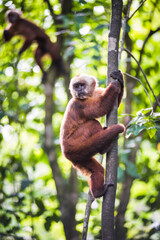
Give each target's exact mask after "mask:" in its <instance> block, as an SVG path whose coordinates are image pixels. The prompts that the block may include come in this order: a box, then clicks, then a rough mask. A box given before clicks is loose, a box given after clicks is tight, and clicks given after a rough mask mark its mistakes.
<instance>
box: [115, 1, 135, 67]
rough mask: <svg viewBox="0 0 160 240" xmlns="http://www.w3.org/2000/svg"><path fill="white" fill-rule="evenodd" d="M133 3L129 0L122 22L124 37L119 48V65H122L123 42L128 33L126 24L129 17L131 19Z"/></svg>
mask: <svg viewBox="0 0 160 240" xmlns="http://www.w3.org/2000/svg"><path fill="white" fill-rule="evenodd" d="M131 3H132V0H128V4H127V13H126V15H125V16H124V18H123V22H122V37H121V41H120V43H121V45H120V50H119V55H118V63H119V65H120V60H121V54H122V49H123V44H124V39H125V34H126V25H127V21H128V19H129V13H130V7H131Z"/></svg>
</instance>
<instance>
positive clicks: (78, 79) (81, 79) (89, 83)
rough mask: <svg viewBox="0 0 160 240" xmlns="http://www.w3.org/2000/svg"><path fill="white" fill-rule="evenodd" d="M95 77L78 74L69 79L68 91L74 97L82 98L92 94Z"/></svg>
mask: <svg viewBox="0 0 160 240" xmlns="http://www.w3.org/2000/svg"><path fill="white" fill-rule="evenodd" d="M95 86H96V79H95V78H94V77H93V76H88V75H84V74H83V75H78V76H75V77H74V78H72V79H71V82H70V87H69V89H70V92H71V94H72V96H73V97H74V98H78V99H81V100H84V99H86V98H88V97H91V96H92V95H93V92H94V90H95Z"/></svg>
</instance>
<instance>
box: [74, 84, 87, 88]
mask: <svg viewBox="0 0 160 240" xmlns="http://www.w3.org/2000/svg"><path fill="white" fill-rule="evenodd" d="M84 86H85V84H84V83H75V84H74V88H75V89H79V88H80V89H81V88H83V87H84Z"/></svg>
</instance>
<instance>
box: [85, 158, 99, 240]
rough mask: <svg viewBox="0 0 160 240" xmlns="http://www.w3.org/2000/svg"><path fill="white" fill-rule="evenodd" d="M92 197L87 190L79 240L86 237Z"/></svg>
mask: <svg viewBox="0 0 160 240" xmlns="http://www.w3.org/2000/svg"><path fill="white" fill-rule="evenodd" d="M102 160H103V155H100V159H99V162H100V163H102ZM94 200H95V199H94V198H93V197H92V195H91V192H90V191H89V192H88V199H87V204H86V210H85V216H84V221H83V233H82V238H81V240H86V239H87V232H88V223H89V216H90V213H91V205H92V203H93V202H94Z"/></svg>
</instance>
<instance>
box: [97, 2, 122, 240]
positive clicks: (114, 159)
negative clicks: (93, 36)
mask: <svg viewBox="0 0 160 240" xmlns="http://www.w3.org/2000/svg"><path fill="white" fill-rule="evenodd" d="M122 6H123V3H122V0H112V13H111V27H110V33H109V39H108V84H109V83H110V82H111V78H110V74H111V72H112V71H114V70H117V69H118V44H119V34H120V28H121V16H122ZM107 122H108V127H109V126H111V125H113V124H116V123H117V103H116V104H115V106H114V108H113V110H112V112H111V113H110V115H109V117H108V121H107ZM117 167H118V149H117V140H115V142H114V144H113V147H112V149H111V150H110V151H109V152H108V154H107V160H106V179H105V181H106V182H113V183H114V186H113V187H109V188H108V191H107V193H106V194H105V196H104V199H103V204H102V239H103V240H111V239H114V203H115V195H116V187H117Z"/></svg>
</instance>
